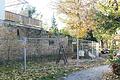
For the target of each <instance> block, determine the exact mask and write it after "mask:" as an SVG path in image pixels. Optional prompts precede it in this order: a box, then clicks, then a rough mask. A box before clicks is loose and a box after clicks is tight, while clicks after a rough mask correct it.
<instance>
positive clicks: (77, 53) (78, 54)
mask: <svg viewBox="0 0 120 80" xmlns="http://www.w3.org/2000/svg"><path fill="white" fill-rule="evenodd" d="M77 66H79V39H77Z"/></svg>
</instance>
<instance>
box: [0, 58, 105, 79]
mask: <svg viewBox="0 0 120 80" xmlns="http://www.w3.org/2000/svg"><path fill="white" fill-rule="evenodd" d="M104 61H105V60H104V59H95V60H90V59H87V60H80V62H79V65H78V66H76V60H69V64H68V65H63V63H62V61H61V62H60V64H59V65H56V64H55V63H54V62H50V63H43V64H37V63H32V64H30V65H31V66H30V67H29V69H27V71H26V72H24V71H23V70H21V68H20V67H17V66H0V80H57V79H60V78H61V77H65V76H67V75H69V74H71V73H73V72H76V71H81V70H85V69H88V68H90V67H94V66H100V65H104ZM37 68H39V69H37Z"/></svg>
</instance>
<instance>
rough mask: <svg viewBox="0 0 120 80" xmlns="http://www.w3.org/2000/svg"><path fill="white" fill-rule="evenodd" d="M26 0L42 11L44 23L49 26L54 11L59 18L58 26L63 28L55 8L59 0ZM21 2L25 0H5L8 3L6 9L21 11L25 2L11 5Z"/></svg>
mask: <svg viewBox="0 0 120 80" xmlns="http://www.w3.org/2000/svg"><path fill="white" fill-rule="evenodd" d="M26 1H27V2H28V3H29V5H32V6H34V7H36V10H37V13H41V14H42V15H43V18H42V20H43V23H47V24H48V26H49V27H50V26H51V20H52V16H53V13H54V14H55V17H56V19H57V24H58V28H59V29H61V28H62V27H61V26H64V25H63V24H62V23H61V22H60V21H59V19H58V17H57V15H56V10H55V9H54V8H53V5H54V3H55V2H56V1H57V0H26ZM20 2H24V0H5V3H6V5H5V6H6V8H5V9H6V10H8V11H12V12H15V13H19V12H20V11H21V8H24V7H25V5H24V4H22V5H15V6H9V5H13V4H18V3H20ZM26 5H27V4H26Z"/></svg>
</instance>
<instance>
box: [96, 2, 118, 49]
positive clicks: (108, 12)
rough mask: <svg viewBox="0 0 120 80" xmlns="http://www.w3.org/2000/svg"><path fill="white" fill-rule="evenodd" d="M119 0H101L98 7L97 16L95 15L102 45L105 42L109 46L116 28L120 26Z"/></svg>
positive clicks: (97, 35) (98, 35) (97, 31)
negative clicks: (104, 0)
mask: <svg viewBox="0 0 120 80" xmlns="http://www.w3.org/2000/svg"><path fill="white" fill-rule="evenodd" d="M118 3H119V2H117V0H107V1H106V2H99V4H98V5H97V6H96V7H97V12H96V16H95V17H94V19H95V21H96V22H97V28H96V31H95V34H96V37H97V38H98V39H99V40H100V41H101V43H103V44H102V47H103V48H104V46H103V45H104V44H106V45H107V46H108V44H110V43H109V41H110V40H112V38H113V35H115V33H116V30H117V29H118V28H119V26H120V22H119V16H120V11H119V9H120V6H119V5H118Z"/></svg>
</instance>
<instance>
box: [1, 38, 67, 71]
mask: <svg viewBox="0 0 120 80" xmlns="http://www.w3.org/2000/svg"><path fill="white" fill-rule="evenodd" d="M60 43H61V44H63V46H64V48H65V47H66V46H67V44H68V40H67V38H25V37H24V38H22V39H21V40H16V39H15V40H10V39H8V40H5V39H0V63H1V64H5V65H6V64H9V65H14V63H17V64H20V66H21V67H22V68H24V69H27V68H28V69H29V68H30V67H31V65H30V64H31V63H32V64H34V63H38V64H39V63H47V62H56V59H57V57H58V51H59V44H60Z"/></svg>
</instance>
